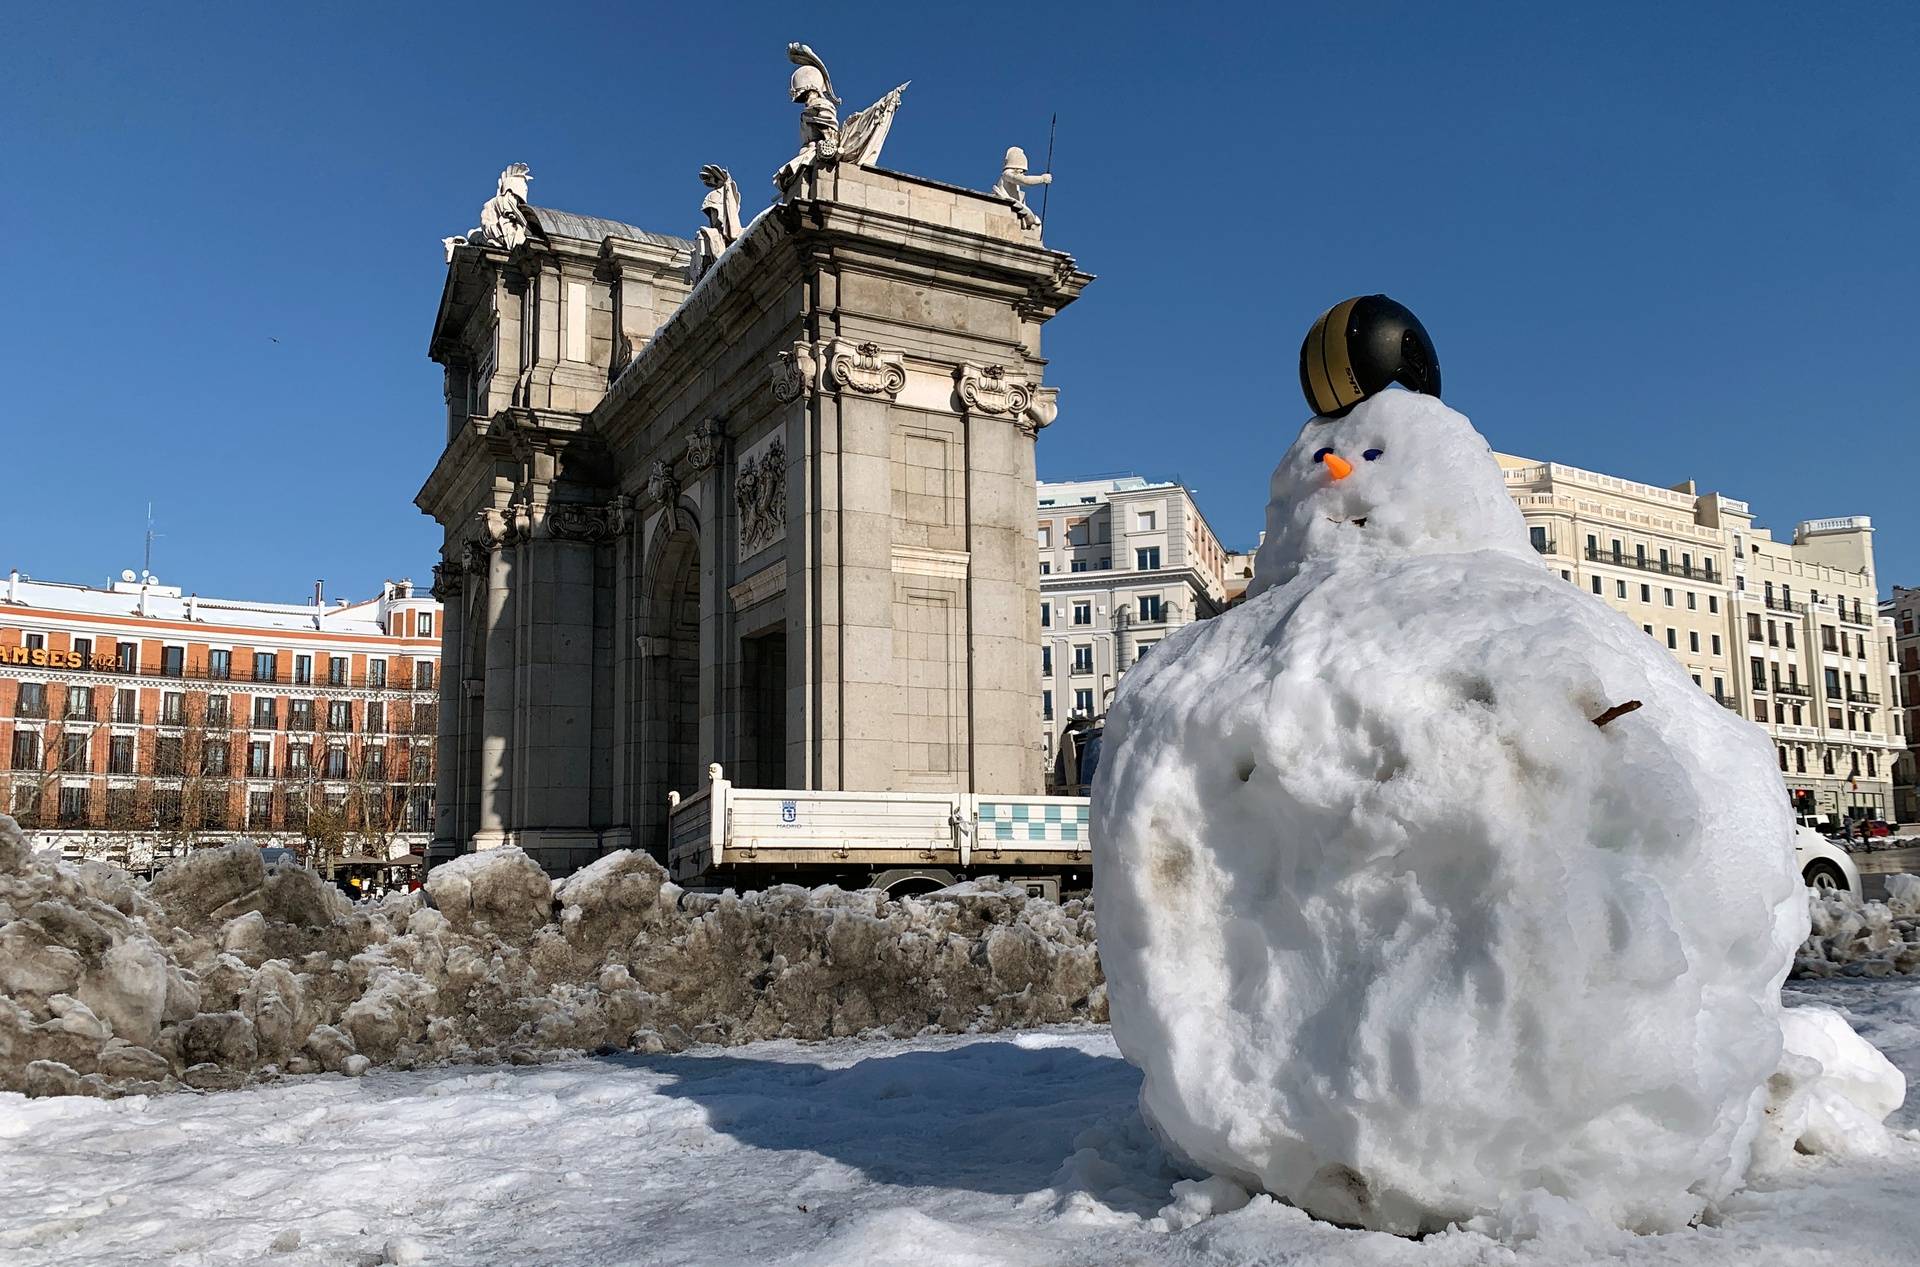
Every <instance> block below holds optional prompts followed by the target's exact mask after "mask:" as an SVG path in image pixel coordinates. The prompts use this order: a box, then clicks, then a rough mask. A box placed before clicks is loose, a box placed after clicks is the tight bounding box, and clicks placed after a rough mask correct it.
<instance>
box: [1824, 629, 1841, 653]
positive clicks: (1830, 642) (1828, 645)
mask: <svg viewBox="0 0 1920 1267" xmlns="http://www.w3.org/2000/svg"><path fill="white" fill-rule="evenodd" d="M1820 649H1821V650H1822V651H1838V650H1839V649H1840V648H1839V646H1838V645H1837V644H1836V642H1835V641H1834V636H1833V626H1832V625H1822V626H1820Z"/></svg>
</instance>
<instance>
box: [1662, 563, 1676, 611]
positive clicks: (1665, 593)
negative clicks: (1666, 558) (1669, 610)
mask: <svg viewBox="0 0 1920 1267" xmlns="http://www.w3.org/2000/svg"><path fill="white" fill-rule="evenodd" d="M1663 553H1664V552H1663ZM1660 597H1661V598H1662V600H1663V601H1664V602H1665V603H1666V605H1667V606H1669V607H1671V606H1673V591H1672V590H1671V589H1663V590H1661V591H1660Z"/></svg>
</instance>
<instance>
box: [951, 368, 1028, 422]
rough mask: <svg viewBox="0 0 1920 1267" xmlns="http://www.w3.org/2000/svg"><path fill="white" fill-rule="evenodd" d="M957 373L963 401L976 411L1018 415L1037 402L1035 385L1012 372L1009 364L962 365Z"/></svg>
mask: <svg viewBox="0 0 1920 1267" xmlns="http://www.w3.org/2000/svg"><path fill="white" fill-rule="evenodd" d="M954 376H955V377H956V378H957V379H959V382H960V387H959V392H960V401H961V403H962V404H963V405H964V406H965V407H966V408H967V409H968V410H970V411H971V412H973V413H981V414H1014V415H1016V416H1017V415H1020V414H1023V413H1025V412H1026V409H1027V406H1028V405H1030V404H1032V403H1033V388H1032V387H1030V386H1028V384H1027V383H1026V381H1025V380H1024V379H1019V378H1015V377H1013V376H1012V375H1010V374H1009V373H1008V372H1007V369H1006V367H1005V366H1002V365H984V366H982V365H962V366H961V367H960V368H959V369H957V370H955V371H954Z"/></svg>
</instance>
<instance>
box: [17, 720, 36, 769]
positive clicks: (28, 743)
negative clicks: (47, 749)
mask: <svg viewBox="0 0 1920 1267" xmlns="http://www.w3.org/2000/svg"><path fill="white" fill-rule="evenodd" d="M13 768H14V769H16V770H38V769H39V768H40V736H39V735H38V734H37V733H35V732H34V731H31V730H16V731H14V732H13Z"/></svg>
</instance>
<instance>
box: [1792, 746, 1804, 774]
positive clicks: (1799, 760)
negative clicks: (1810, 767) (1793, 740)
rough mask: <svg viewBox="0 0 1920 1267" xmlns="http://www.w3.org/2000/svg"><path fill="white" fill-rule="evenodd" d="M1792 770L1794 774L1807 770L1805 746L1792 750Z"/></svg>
mask: <svg viewBox="0 0 1920 1267" xmlns="http://www.w3.org/2000/svg"><path fill="white" fill-rule="evenodd" d="M1793 772H1794V773H1795V774H1805V773H1806V772H1807V750H1806V749H1805V748H1795V749H1794V750H1793Z"/></svg>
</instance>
